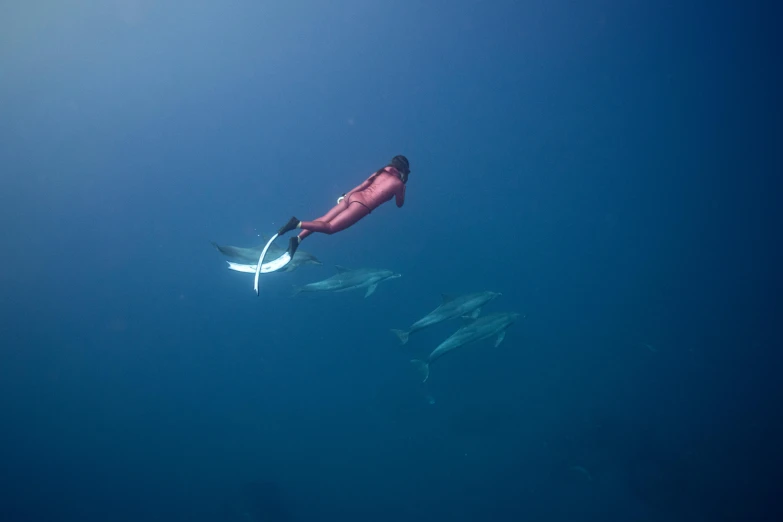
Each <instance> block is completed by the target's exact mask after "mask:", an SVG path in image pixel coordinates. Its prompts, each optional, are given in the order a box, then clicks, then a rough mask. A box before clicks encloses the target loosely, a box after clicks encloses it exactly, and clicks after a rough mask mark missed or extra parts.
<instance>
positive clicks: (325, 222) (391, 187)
mask: <svg viewBox="0 0 783 522" xmlns="http://www.w3.org/2000/svg"><path fill="white" fill-rule="evenodd" d="M410 172H411V169H410V164H409V163H408V158H406V157H405V156H401V155H398V156H394V157H393V158H392V160H391V162H390V163H389V164H388V165H386V166H385V167H383V168H381V169H379V170H377V171H375V172H374V173H373V174H372V175H371V176H370V177H369V178H367V179H366V180H364V182H363V183H362V184H361V185H359V186H358V187H356V188H354V189H353V190H351V191H349V192H347V193H345V194H343V195H342V196H340V197H339V198H337V205H335V206H334V207H332V209H331V210H330V211H329V212H327V213H326V214H325V215H324V216H322V217H320V218H318V219H316V220H314V221H299V219H297V218H296V217H292V218H291V219H289V220H288V223H286V224H285V225H283V226H282V227H280V230H278V232H277V235H278V236H282V235H283V234H286V233H288V232H290V231H292V230H295V229H301V230H302V232H300V233H299V235H297V236H294V237H292V238H291V239H290V240H289V242H288V254H289V255H290V256H291V257H292V258H293V257H294V253H295V252H296V249H297V248H299V244H300V243H301V242H302V241H303V240H304V239H305V238H306V237H307V236H309V235H310V234H312V233H313V232H319V233H321V234H329V235H331V234H335V233H337V232H340V231H342V230H345V229H346V228H348V227H350V226H352V225H354V224H356V223H357V222H359V220H361V219H362V218H363V217H365V216H367V215H369V214H370V213H371V212H372V211H373V210H375V209H376V208H378V207H379V206H381V205H382V204H384V203H386V202H387V201H390V200H391V199H392V198H396V203H397V207H400V208H401V207H402V206H403V205H404V204H405V187H406V183H407V182H408V175H409V174H410Z"/></svg>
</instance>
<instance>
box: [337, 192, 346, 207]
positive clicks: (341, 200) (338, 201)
mask: <svg viewBox="0 0 783 522" xmlns="http://www.w3.org/2000/svg"><path fill="white" fill-rule="evenodd" d="M344 199H345V194H343V195H342V196H340V197H339V198H337V204H338V205H339V204H340V203H342V202H343V200H344Z"/></svg>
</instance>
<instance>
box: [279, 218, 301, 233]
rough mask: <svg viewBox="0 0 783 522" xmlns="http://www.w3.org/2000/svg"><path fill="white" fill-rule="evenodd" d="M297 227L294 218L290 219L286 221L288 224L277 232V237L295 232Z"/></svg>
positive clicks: (296, 221) (296, 220)
mask: <svg viewBox="0 0 783 522" xmlns="http://www.w3.org/2000/svg"><path fill="white" fill-rule="evenodd" d="M298 226H299V220H298V219H296V218H295V217H292V218H291V219H289V220H288V223H286V224H285V225H283V226H282V227H280V230H278V231H277V235H278V236H282V235H283V234H286V233H288V232H291V231H292V230H295V229H296V227H298Z"/></svg>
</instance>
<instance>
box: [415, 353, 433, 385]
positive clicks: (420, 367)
mask: <svg viewBox="0 0 783 522" xmlns="http://www.w3.org/2000/svg"><path fill="white" fill-rule="evenodd" d="M411 364H412V365H413V369H414V370H415V371H416V373H417V374H419V377H421V382H427V379H428V378H429V377H430V365H429V363H427V362H426V361H420V360H418V359H411Z"/></svg>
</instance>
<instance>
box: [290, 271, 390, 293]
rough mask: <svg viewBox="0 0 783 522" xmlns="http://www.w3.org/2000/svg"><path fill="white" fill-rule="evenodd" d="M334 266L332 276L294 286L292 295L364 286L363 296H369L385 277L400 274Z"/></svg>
mask: <svg viewBox="0 0 783 522" xmlns="http://www.w3.org/2000/svg"><path fill="white" fill-rule="evenodd" d="M335 268H337V273H336V274H335V275H333V276H332V277H329V278H327V279H324V280H323V281H318V282H316V283H310V284H307V285H304V286H299V287H296V288H295V289H294V295H297V294H299V293H301V292H345V291H347V290H355V289H358V288H366V289H367V293H365V294H364V297H370V296H371V295H372V294H373V292H375V289H376V288H378V283H380V282H381V281H386V280H387V279H396V278H398V277H401V275H402V274H395V273H394V272H392V271H391V270H378V269H375V268H358V269H355V270H353V269H350V268H345V267H344V266H340V265H337V266H336V267H335Z"/></svg>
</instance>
